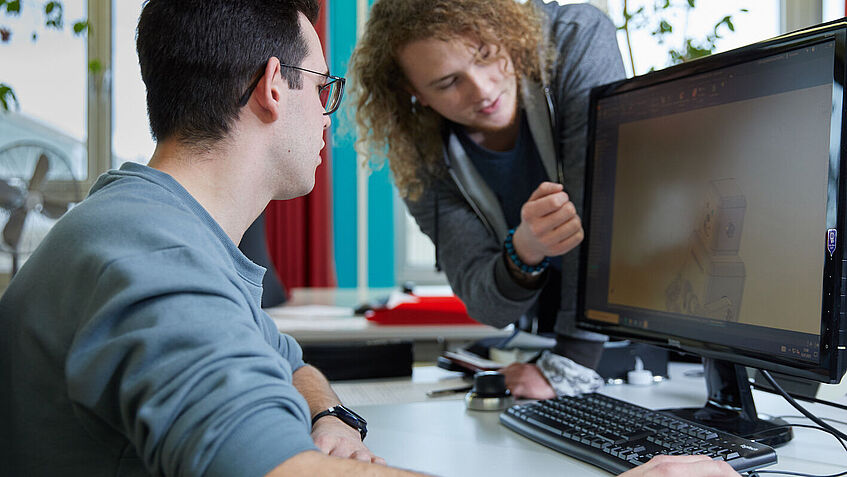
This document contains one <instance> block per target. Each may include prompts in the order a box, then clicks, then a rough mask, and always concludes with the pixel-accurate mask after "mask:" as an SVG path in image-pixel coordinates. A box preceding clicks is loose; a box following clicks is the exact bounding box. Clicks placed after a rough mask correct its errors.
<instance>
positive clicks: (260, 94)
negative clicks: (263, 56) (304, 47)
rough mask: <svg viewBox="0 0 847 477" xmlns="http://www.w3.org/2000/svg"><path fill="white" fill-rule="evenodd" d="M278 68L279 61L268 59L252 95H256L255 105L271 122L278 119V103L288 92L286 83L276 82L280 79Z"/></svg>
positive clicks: (273, 58)
mask: <svg viewBox="0 0 847 477" xmlns="http://www.w3.org/2000/svg"><path fill="white" fill-rule="evenodd" d="M280 68H281V67H280V65H279V60H278V59H277V58H276V57H271V58H269V59H268V62H267V63H266V64H265V72H264V73H263V74H262V78H261V79H260V80H259V84H257V85H256V90H255V92H254V93H253V94H254V95H256V103H257V104H258V105H259V107H260V108H261V109H262V113H263V115H267V117H268V118H269V119H270V120H272V121H276V120H277V118H279V109H280V103H282V102H283V98H284V96H285V94H286V93H287V92H288V83H287V82H285V81H277V79H282V78H281V76H280ZM283 89H285V91H283Z"/></svg>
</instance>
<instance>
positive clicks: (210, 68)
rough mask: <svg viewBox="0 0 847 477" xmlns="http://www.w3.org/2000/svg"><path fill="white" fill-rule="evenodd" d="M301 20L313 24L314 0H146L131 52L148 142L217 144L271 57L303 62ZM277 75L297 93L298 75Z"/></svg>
mask: <svg viewBox="0 0 847 477" xmlns="http://www.w3.org/2000/svg"><path fill="white" fill-rule="evenodd" d="M299 13H303V14H304V15H305V16H306V18H308V19H309V21H310V22H312V23H315V22H316V21H317V18H318V3H317V0H149V1H148V2H147V4H146V5H145V6H144V9H143V11H142V12H141V17H140V18H139V21H138V31H137V37H136V38H137V39H136V41H137V45H136V46H137V50H138V60H139V63H140V65H141V78H142V79H143V80H144V84H145V85H146V86H147V114H148V116H149V118H150V130H151V132H152V134H153V139H155V140H157V141H162V140H164V139H167V138H170V137H176V138H177V139H178V140H180V141H181V142H183V143H186V144H191V145H198V146H202V145H206V146H207V145H210V144H212V143H214V142H216V141H218V140H220V139H223V138H224V137H225V136H226V134H227V133H228V132H229V129H230V127H231V125H232V122H233V121H234V120H235V118H236V117H237V115H238V110H239V109H240V107H239V105H238V100H239V98H240V97H241V95H242V94H243V93H244V90H245V89H246V88H247V86H248V85H249V84H250V82H251V80H252V79H253V78H255V77H256V76H257V75H260V74H262V73H261V71H262V69H263V68H264V66H265V65H266V64H267V61H268V59H269V58H270V57H272V56H275V57H277V58H279V60H280V62H282V63H285V64H289V65H293V66H299V65H300V63H301V62H302V61H303V59H304V58H305V57H306V54H307V53H308V50H307V47H306V41H305V38H304V37H303V35H302V32H301V31H300V22H299ZM282 75H283V77H284V78H285V79H286V80H287V81H288V84H289V86H290V87H292V88H298V89H299V88H301V87H302V84H301V76H300V72H299V71H297V70H294V69H291V68H283V69H282Z"/></svg>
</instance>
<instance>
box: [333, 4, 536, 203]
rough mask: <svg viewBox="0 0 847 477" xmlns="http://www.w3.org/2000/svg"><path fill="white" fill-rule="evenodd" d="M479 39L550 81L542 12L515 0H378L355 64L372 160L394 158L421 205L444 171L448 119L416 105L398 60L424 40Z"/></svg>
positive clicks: (397, 175) (363, 148)
mask: <svg viewBox="0 0 847 477" xmlns="http://www.w3.org/2000/svg"><path fill="white" fill-rule="evenodd" d="M468 37H470V38H472V39H474V40H477V41H480V42H481V43H484V44H495V45H499V46H500V48H501V51H503V52H504V53H505V54H508V55H509V56H510V57H511V60H512V63H513V65H514V68H515V69H514V71H515V74H516V75H517V76H518V77H523V78H529V79H532V80H534V81H537V82H541V81H543V80H544V79H546V74H547V73H546V72H545V71H544V66H543V65H544V64H548V63H549V62H548V61H547V57H548V56H550V55H551V54H552V53H551V52H552V48H551V47H550V46H548V45H547V44H546V42H545V40H544V33H543V30H542V20H541V17H540V13H539V12H538V11H537V10H536V8H535V7H534V6H533V5H532V3H531V2H527V3H526V4H519V3H517V2H515V0H378V1H377V2H375V3H374V5H373V7H372V8H371V10H370V16H369V18H368V22H367V27H366V29H365V32H364V34H363V35H362V38H361V39H360V40H359V42H358V43H357V46H356V49H355V51H354V52H353V56H352V57H351V60H350V66H349V70H348V71H349V75H350V77H351V78H350V79H351V93H352V100H353V107H354V110H355V112H356V127H357V132H358V138H357V140H356V149H357V151H358V152H359V153H360V154H362V155H363V156H364V157H365V158H366V162H368V163H371V164H377V165H378V164H380V163H381V161H382V158H383V157H385V156H386V155H387V157H388V164H389V167H390V168H391V173H392V175H393V176H394V182H395V184H396V186H397V189H398V190H399V191H400V194H401V195H402V196H403V197H408V198H410V199H412V200H415V199H417V198H419V197H420V195H421V193H422V192H423V189H424V187H425V185H426V183H427V182H428V180H429V178H431V177H435V176H440V175H441V174H443V173H444V171H445V166H444V161H443V160H442V147H441V129H442V127H443V121H444V119H443V118H442V117H441V115H439V114H438V113H436V112H435V111H433V110H432V109H430V108H425V107H421V106H420V104H416V103H414V102H413V101H412V97H411V95H410V94H409V92H408V91H407V89H406V85H408V84H409V82H408V80H407V79H406V77H405V75H404V73H403V70H402V69H401V67H400V65H399V63H398V61H397V55H398V52H399V51H400V50H402V49H403V48H404V47H405V46H406V45H408V44H409V43H412V42H414V41H417V40H424V39H427V38H438V39H442V40H445V41H451V40H458V39H462V38H468Z"/></svg>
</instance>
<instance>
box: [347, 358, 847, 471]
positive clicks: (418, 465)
mask: <svg viewBox="0 0 847 477" xmlns="http://www.w3.org/2000/svg"><path fill="white" fill-rule="evenodd" d="M697 367H699V365H690V364H678V363H672V365H671V367H670V375H671V379H670V380H669V381H667V382H664V383H661V384H657V385H654V386H650V387H646V388H639V387H634V386H629V385H619V386H608V387H606V388H605V389H604V390H603V392H604V393H605V394H608V395H610V396H613V397H616V398H619V399H624V400H627V401H630V402H633V403H636V404H639V405H642V406H645V407H648V408H651V409H661V408H666V407H685V406H690V407H693V406H702V405H703V403H704V402H705V383H704V382H703V379H702V378H695V377H688V376H685V375H684V371H686V370H691V369H696V368H697ZM420 371H421V370H420V369H417V368H416V371H415V377H413V379H411V380H406V382H407V383H408V384H409V386H412V385H415V384H420V382H421V380H420V379H419V378H418V375H419V374H420ZM426 374H427V375H428V376H427V379H430V380H431V381H435V379H438V378H439V374H438V372H437V371H432V370H426ZM443 376H452V375H451V374H448V373H446V372H445V373H443ZM434 378H435V379H434ZM396 382H401V381H396ZM354 384H355V383H354ZM380 384H383V385H384V384H385V382H384V381H383V382H381V383H380ZM345 386H347V387H348V388H349V386H350V384H347V383H344V384H341V385H340V386H339V390H342V391H343V390H345V389H344V387H345ZM432 387H433V388H436V389H438V388H442V387H445V386H444V385H443V384H434V385H433V386H432ZM348 391H349V389H348ZM341 394H342V399H344V397H343V395H344V394H345V393H341ZM348 394H349V393H348ZM754 395H755V400H756V405H757V409H758V410H759V412H760V413H768V414H771V415H797V414H798V413H797V411H795V410H794V409H793V408H791V407H790V406H789V405H788V404H787V403H785V402H784V401H783V400H782V398H781V397H778V396H774V395H771V394H768V393H762V392H758V391H754ZM348 400H350V401H351V402H350V404H351V407H353V408H354V409H355V410H356V411H358V412H360V413H361V414H362V415H363V416H364V417H365V419H367V420H368V428H369V433H368V437H367V440H366V443H367V445H368V446H369V447H370V449H371V450H372V451H374V453H376V454H377V455H379V456H382V457H384V458H385V459H386V460H387V461H388V463H389V464H390V465H393V466H397V467H402V468H408V469H414V470H418V471H422V472H427V473H432V474H436V475H440V476H486V477H489V476H491V477H496V476H508V477H515V476H532V477H535V476H544V475H573V476H577V475H578V476H604V477H607V476H608V475H609V474H608V473H607V472H605V471H603V470H601V469H599V468H597V467H594V466H591V465H588V464H585V463H582V462H580V461H578V460H576V459H573V458H571V457H568V456H566V455H563V454H560V453H558V452H555V451H553V450H550V449H548V448H546V447H544V446H542V445H540V444H536V443H534V442H532V441H530V440H529V439H526V438H524V437H522V436H520V435H518V434H516V433H514V432H512V431H510V430H509V429H507V428H505V427H504V426H502V425H501V424H499V421H498V415H499V413H497V412H481V411H468V410H466V409H465V405H464V401H462V400H461V395H459V396H456V397H454V398H453V399H444V398H442V399H439V400H438V401H434V402H415V403H402V404H381V405H355V404H353V401H355V396H350V398H348ZM841 402H842V403H843V404H847V399H843V398H842V400H841ZM803 404H804V405H805V406H806V407H807V409H809V410H811V411H812V412H813V413H815V414H817V415H819V416H825V417H831V418H835V419H839V417H840V419H841V420H844V419H845V416H844V414H845V413H844V412H843V411H838V410H837V409H834V408H831V407H826V406H821V405H814V404H808V403H803ZM789 421H790V422H793V423H802V424H808V423H809V422H808V421H807V420H800V419H789ZM834 425H835V426H836V427H838V428H839V429H845V426H839V425H837V424H834ZM777 454H778V456H779V462H778V463H777V464H775V465H773V466H771V467H769V468H768V469H779V470H791V471H797V472H806V473H814V474H830V473H836V472H840V471H843V470H845V469H847V455H845V452H844V450H843V449H842V448H841V446H839V445H838V444H837V442H836V441H835V439H834V438H833V437H831V436H829V435H828V434H825V433H823V432H821V431H814V430H809V429H796V428H795V429H794V439H793V440H792V441H791V442H790V443H789V444H787V445H785V446H783V447H780V448H777Z"/></svg>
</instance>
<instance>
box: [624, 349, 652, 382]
mask: <svg viewBox="0 0 847 477" xmlns="http://www.w3.org/2000/svg"><path fill="white" fill-rule="evenodd" d="M626 381H627V382H628V383H629V384H632V385H634V386H649V385H651V384H653V373H652V372H651V371H650V370H649V369H644V362H643V361H641V358H639V357H638V356H636V357H635V369H633V370H632V371H629V372H627V373H626Z"/></svg>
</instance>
